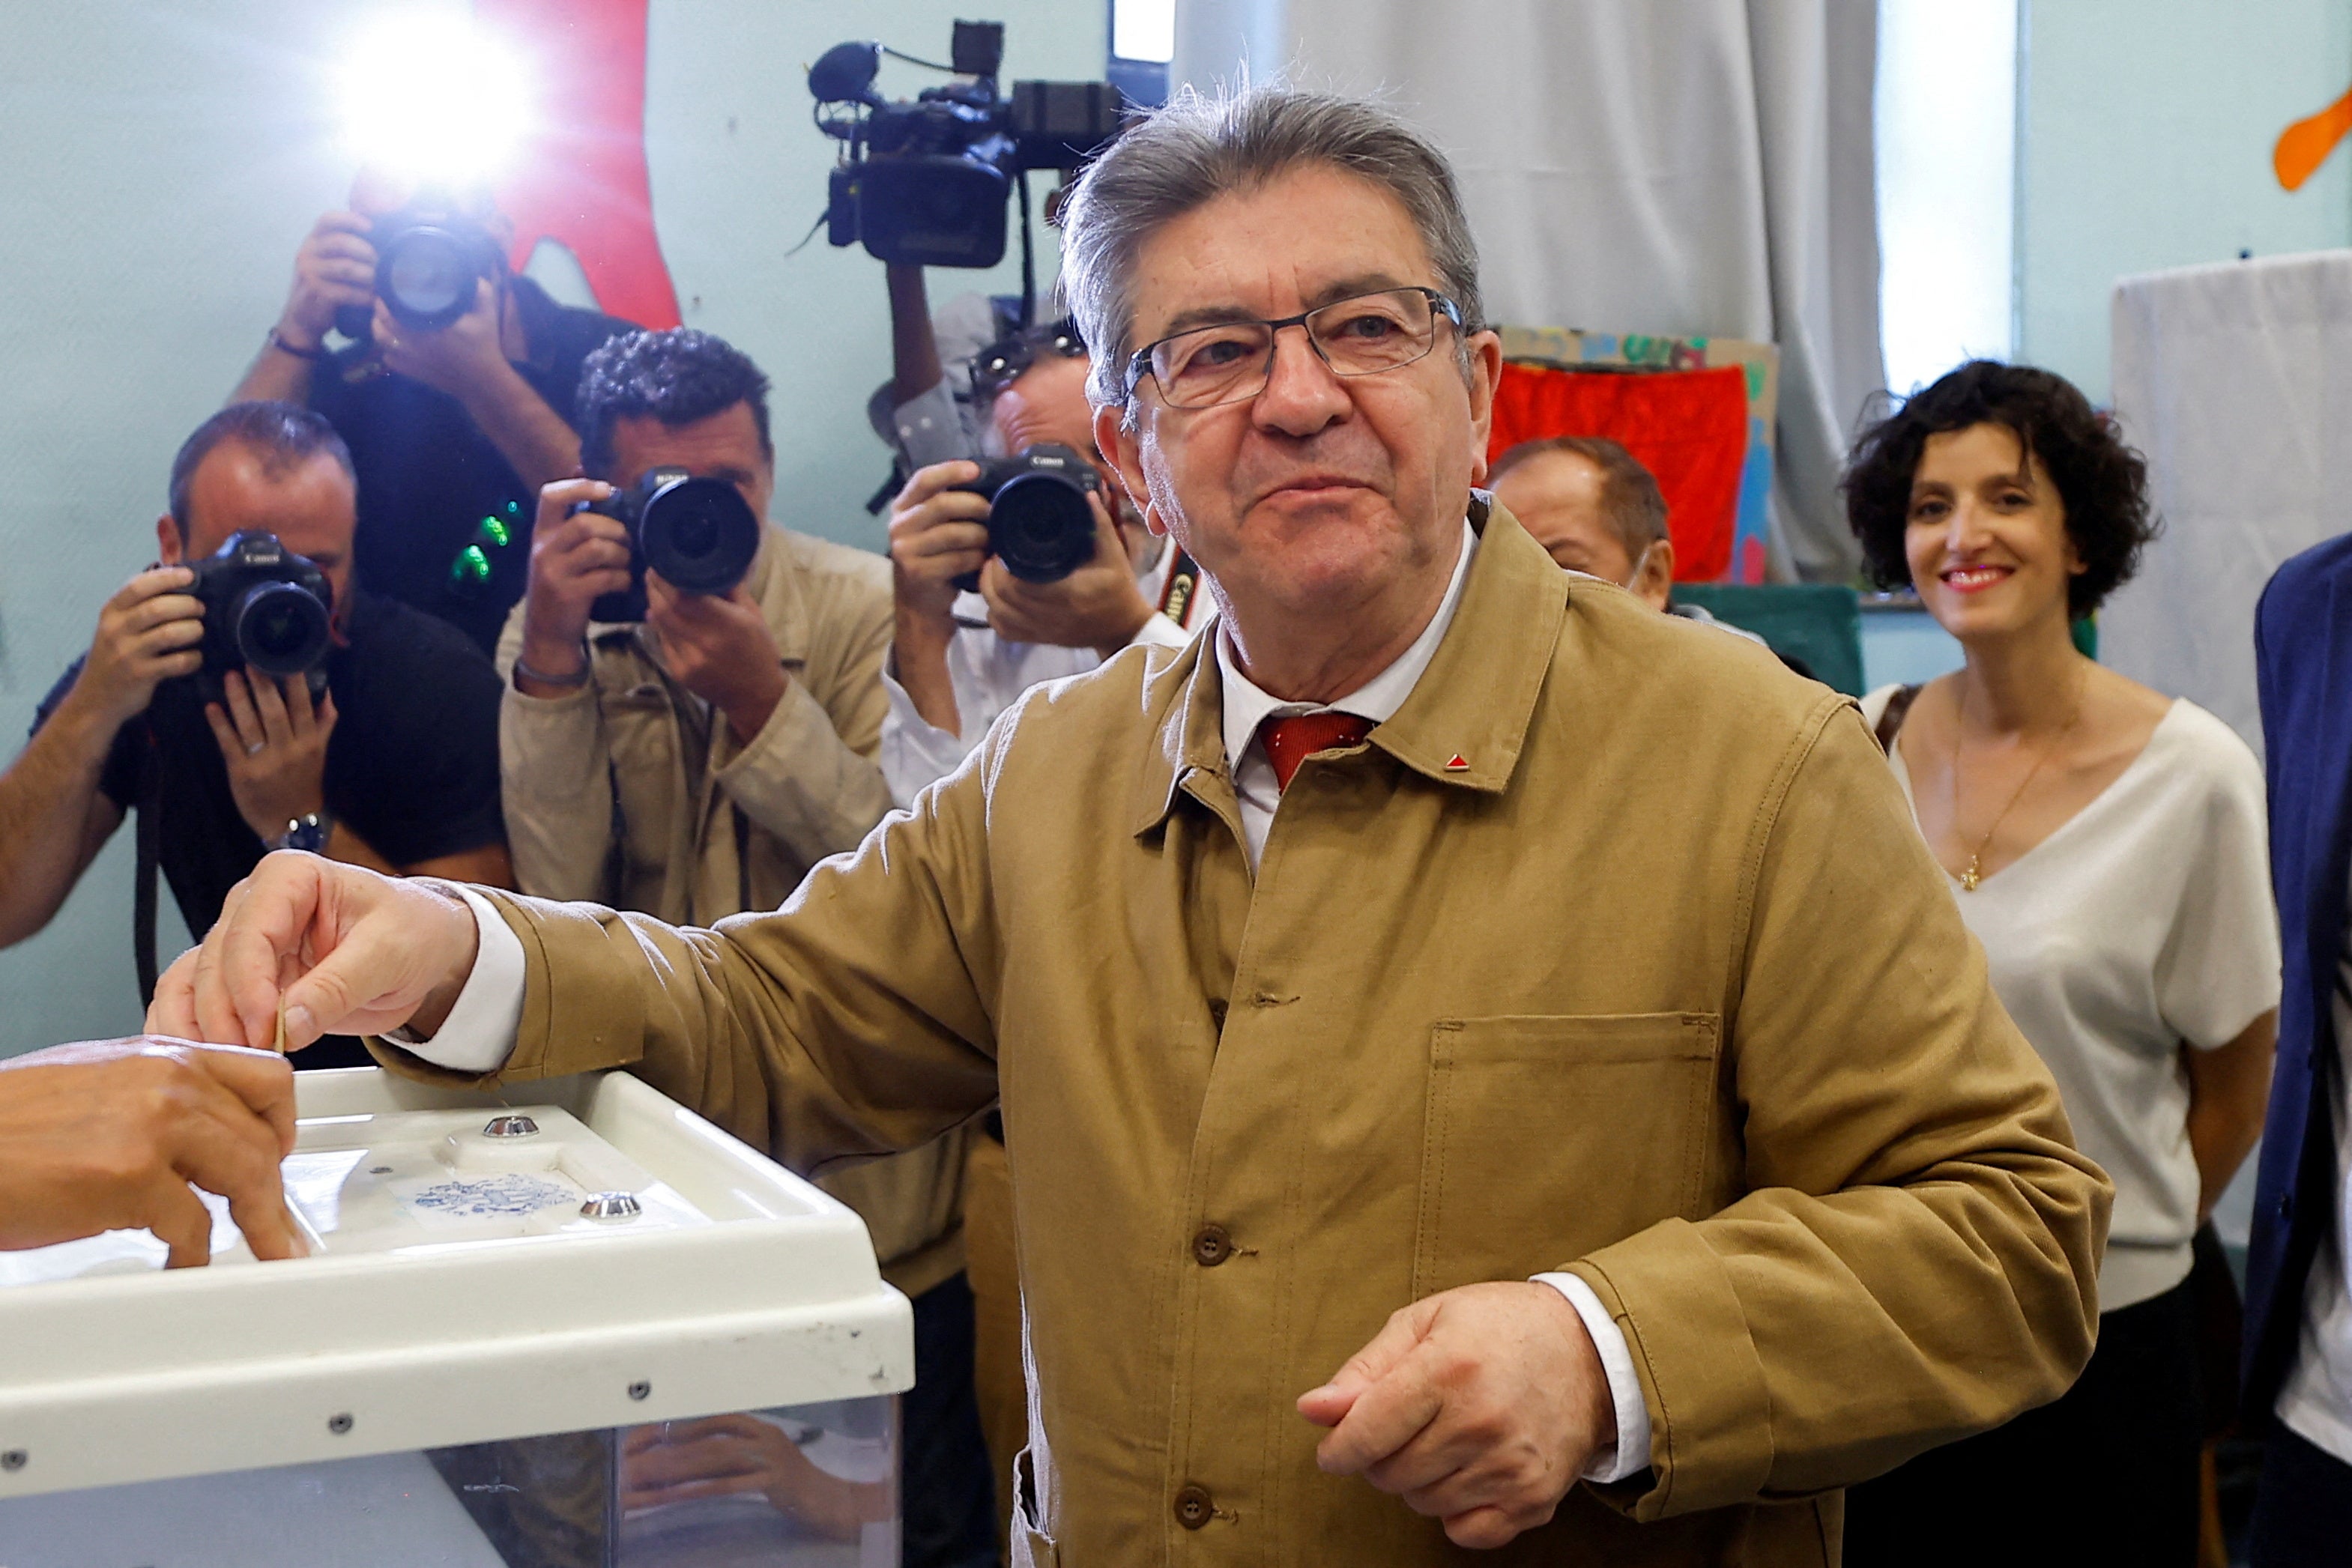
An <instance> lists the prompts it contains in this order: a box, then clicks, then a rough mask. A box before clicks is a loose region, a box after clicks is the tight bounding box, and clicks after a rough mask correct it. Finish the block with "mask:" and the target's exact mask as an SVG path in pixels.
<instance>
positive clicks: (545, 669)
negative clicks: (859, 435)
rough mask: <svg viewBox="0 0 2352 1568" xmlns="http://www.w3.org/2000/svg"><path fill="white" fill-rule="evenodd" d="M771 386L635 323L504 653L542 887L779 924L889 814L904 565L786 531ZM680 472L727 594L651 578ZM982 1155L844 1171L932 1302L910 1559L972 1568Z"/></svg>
mask: <svg viewBox="0 0 2352 1568" xmlns="http://www.w3.org/2000/svg"><path fill="white" fill-rule="evenodd" d="M767 393H768V380H767V377H766V376H764V375H762V374H761V371H760V370H759V368H758V367H757V366H755V365H754V364H752V362H751V361H750V360H749V359H747V358H746V357H745V356H744V355H743V354H741V353H740V352H739V351H737V350H735V349H733V348H732V347H730V346H729V345H728V344H727V343H725V342H723V341H721V340H719V339H717V338H714V337H711V336H710V335H709V334H708V333H703V332H698V331H694V330H691V329H684V328H680V329H675V330H672V331H667V332H639V333H635V334H632V335H630V336H628V337H625V338H621V339H617V340H614V341H613V342H611V343H608V344H606V345H605V346H604V348H602V349H600V350H597V351H596V352H595V353H594V354H593V355H592V356H590V358H589V361H588V363H587V367H586V370H585V371H584V373H583V380H582V383H581V390H580V414H581V420H580V425H581V446H582V455H583V461H584V463H585V466H586V469H587V472H588V473H589V474H591V475H593V476H594V477H593V478H588V479H572V480H566V481H562V482H561V483H557V484H553V485H550V486H547V488H546V490H545V491H544V492H543V493H542V495H541V500H540V510H539V526H538V531H537V534H536V537H535V538H534V539H533V541H532V545H531V571H530V591H529V592H528V594H527V595H526V597H525V598H524V600H523V602H522V604H521V605H520V606H519V607H518V608H517V610H516V611H515V613H514V615H513V617H512V619H511V620H510V621H509V625H508V628H507V632H506V635H505V637H504V639H503V640H502V641H501V643H500V645H499V664H500V666H501V667H502V668H504V669H506V670H507V671H509V689H508V690H507V693H506V695H505V701H504V706H503V708H502V710H501V716H500V722H499V731H500V738H501V744H502V751H503V756H504V773H505V789H506V810H507V821H508V823H509V828H510V831H511V832H512V834H513V838H514V846H515V866H516V871H517V873H518V874H519V877H520V883H521V885H522V888H523V890H524V891H525V892H527V893H532V894H541V895H543V896H546V897H551V898H562V899H589V900H595V901H598V902H602V903H606V904H613V905H614V906H616V907H618V908H622V909H629V910H636V911H641V912H643V913H645V914H648V915H655V916H657V917H658V918H660V919H663V920H667V921H692V922H696V923H700V924H709V923H710V922H714V921H717V920H719V919H721V918H722V917H724V916H726V915H734V914H738V913H740V912H742V911H745V910H766V909H772V908H774V907H776V906H777V905H778V904H782V902H784V900H785V899H786V898H787V897H788V896H789V895H790V894H792V893H793V890H794V889H795V888H796V887H797V886H798V885H799V884H800V881H801V878H802V876H803V873H805V872H806V871H807V870H808V869H809V867H811V866H812V865H814V864H815V863H816V862H818V861H820V860H822V859H824V857H825V856H827V855H830V854H834V853H835V852H839V851H842V850H847V849H852V848H855V847H856V844H857V842H858V841H859V840H861V839H862V838H863V837H864V836H865V834H866V830H867V829H869V828H871V827H872V826H873V825H874V824H875V823H876V822H877V821H880V820H881V818H882V816H883V815H884V814H885V813H886V812H887V811H888V810H889V809H890V797H889V789H888V787H887V785H886V784H885V783H884V781H883V778H882V772H881V769H880V768H878V767H877V765H876V763H875V761H874V756H875V752H876V749H877V747H878V746H879V744H880V740H881V731H882V723H883V716H884V714H885V713H886V712H887V709H888V701H887V698H886V697H885V696H884V695H883V693H882V685H881V681H880V672H881V666H882V656H883V653H884V651H885V650H886V648H887V646H888V643H889V639H890V599H889V590H888V587H887V570H888V569H887V567H886V566H885V565H884V564H883V562H882V561H881V560H880V559H877V558H876V557H874V556H872V555H869V554H867V553H866V552H865V551H862V550H855V549H847V548H846V547H844V546H841V545H836V544H831V543H828V542H826V541H824V540H823V539H816V538H808V537H807V536H805V535H802V534H796V533H791V532H788V531H786V530H785V529H783V528H778V527H776V526H775V525H773V524H772V523H770V522H768V521H767V520H766V519H767V514H768V502H769V499H770V497H771V494H772V490H773V487H774V483H775V452H774V447H773V445H772V442H771V439H770V434H769V427H768V403H767ZM681 472H682V473H683V474H684V475H687V476H691V478H690V479H689V480H688V483H691V482H692V481H693V480H704V481H708V480H714V479H715V480H719V481H723V482H724V484H725V485H726V486H730V488H731V490H732V492H733V494H734V496H736V497H740V502H741V504H742V507H743V508H748V517H749V519H750V521H748V522H747V525H746V526H747V527H748V528H753V530H754V531H753V536H752V537H753V538H754V540H755V542H756V551H757V553H756V555H753V556H751V559H749V562H748V570H745V571H744V572H743V573H742V574H741V577H740V581H739V582H736V583H735V584H734V585H733V587H732V588H731V589H729V590H727V591H712V592H700V593H696V592H688V591H683V590H682V589H679V588H677V587H675V586H673V585H672V584H671V583H669V582H667V581H665V580H664V579H663V577H662V575H661V574H660V573H659V572H657V571H654V570H647V569H646V567H645V565H644V558H645V557H646V555H649V554H653V553H655V550H656V540H655V538H654V535H655V533H656V522H657V519H656V507H657V506H659V505H662V504H663V503H660V502H654V503H651V504H648V501H647V500H646V483H645V482H646V477H647V476H648V475H649V474H650V475H653V476H655V477H656V481H658V480H659V479H660V478H661V476H662V475H663V474H665V473H667V474H678V473H681ZM583 503H588V504H593V505H594V506H595V507H598V508H600V509H598V510H580V509H578V508H579V507H581V506H582V505H583ZM730 505H732V503H731V502H730ZM739 510H740V508H739ZM614 512H623V513H629V514H632V516H633V517H634V519H635V520H634V522H632V521H630V520H625V518H624V517H616V516H614V515H611V514H612V513H614ZM714 531H715V530H714ZM633 562H634V563H635V570H633ZM640 574H642V576H641V582H642V588H641V591H642V593H643V604H642V609H641V610H637V611H636V612H635V614H633V615H623V614H622V613H621V612H622V611H623V610H624V609H626V608H633V607H627V606H624V605H622V604H621V603H619V602H618V601H619V600H620V599H621V598H622V597H624V596H626V595H629V594H630V593H632V591H637V590H635V583H636V582H637V581H638V580H640ZM608 595H609V596H613V597H612V598H610V599H608V598H607V596H608ZM600 601H603V602H602V603H600ZM963 1144H964V1138H963V1135H962V1134H961V1133H952V1134H949V1135H948V1136H946V1137H944V1138H941V1139H938V1140H935V1141H934V1142H932V1143H930V1144H929V1145H926V1146H924V1147H922V1148H919V1149H915V1150H912V1151H910V1152H908V1153H907V1154H903V1155H896V1156H893V1157H891V1158H888V1159H885V1160H880V1161H876V1162H873V1163H870V1164H866V1165H863V1166H857V1167H856V1168H854V1169H849V1170H845V1171H841V1172H839V1173H837V1174H833V1173H828V1174H827V1175H826V1176H824V1181H823V1185H824V1187H825V1189H826V1190H827V1191H829V1192H831V1193H833V1194H834V1196H835V1197H839V1198H840V1199H842V1201H844V1202H845V1203H847V1204H849V1205H850V1207H853V1208H855V1209H856V1210H857V1212H858V1214H859V1215H860V1216H861V1217H863V1218H864V1219H865V1220H866V1227H867V1228H868V1229H869V1230H870V1231H871V1232H872V1234H873V1239H874V1248H875V1252H876V1255H877V1257H878V1258H879V1259H880V1260H881V1263H882V1272H883V1277H884V1278H885V1279H887V1280H888V1281H890V1283H891V1284H893V1285H895V1286H897V1287H898V1289H899V1290H900V1291H904V1292H905V1293H906V1294H907V1295H908V1297H909V1298H910V1299H911V1300H913V1301H914V1303H915V1323H916V1357H917V1376H918V1384H917V1391H916V1393H915V1394H914V1395H913V1396H910V1397H909V1401H908V1407H907V1437H908V1449H907V1463H908V1469H907V1543H908V1554H907V1561H908V1563H961V1562H962V1561H964V1559H963V1558H962V1557H961V1556H959V1555H955V1554H954V1553H952V1552H933V1551H930V1550H929V1549H928V1547H927V1546H926V1544H925V1543H926V1542H932V1541H952V1540H958V1539H961V1538H962V1537H963V1535H964V1534H966V1533H968V1531H969V1525H970V1521H971V1520H972V1519H974V1518H976V1519H977V1521H978V1532H979V1540H980V1542H981V1544H982V1546H983V1547H984V1546H985V1542H986V1531H987V1517H988V1516H987V1508H988V1501H987V1498H988V1484H989V1483H988V1477H987V1471H986V1469H985V1464H984V1459H983V1458H982V1453H981V1449H980V1439H979V1432H978V1424H977V1417H976V1416H974V1415H973V1413H972V1408H971V1297H970V1295H969V1294H968V1293H967V1292H966V1291H965V1288H964V1283H963V1275H962V1270H963V1239H962V1232H961V1212H960V1209H959V1204H958V1187H959V1180H960V1176H961V1170H962V1165H963V1157H964V1150H963ZM776 1153H777V1154H778V1155H779V1157H783V1158H790V1157H791V1155H792V1151H791V1150H790V1149H786V1148H779V1149H777V1150H776ZM959 1392H960V1397H958V1395H959Z"/></svg>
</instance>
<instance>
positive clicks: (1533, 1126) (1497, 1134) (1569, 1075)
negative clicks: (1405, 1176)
mask: <svg viewBox="0 0 2352 1568" xmlns="http://www.w3.org/2000/svg"><path fill="white" fill-rule="evenodd" d="M1721 1032H1722V1030H1721V1021H1720V1020H1719V1019H1717V1018H1716V1017H1715V1016H1714V1015H1712V1014H1706V1013H1624V1014H1609V1015H1598V1014H1596V1015H1591V1016H1583V1017H1558V1018H1537V1017H1528V1018H1490V1019H1449V1020H1447V1021H1444V1022H1442V1023H1440V1024H1438V1025H1437V1026H1436V1028H1435V1029H1433V1030H1431V1031H1430V1042H1429V1090H1428V1096H1427V1100H1426V1111H1425V1117H1426V1120H1425V1122H1424V1124H1423V1138H1422V1160H1421V1198H1420V1206H1419V1213H1418V1224H1417V1226H1416V1228H1415V1233H1414V1249H1413V1292H1412V1293H1413V1296H1414V1298H1415V1299H1416V1300H1417V1299H1419V1298H1420V1297H1423V1296H1426V1295H1430V1294H1432V1293H1433V1292H1435V1291H1445V1290H1451V1289H1453V1288H1454V1286H1456V1285H1466V1284H1473V1283H1475V1282H1477V1281H1484V1280H1521V1279H1525V1278H1527V1277H1528V1275H1530V1274H1534V1273H1538V1272H1540V1271H1542V1270H1549V1269H1556V1268H1558V1267H1559V1265H1561V1264H1563V1263H1566V1262H1569V1261H1570V1260H1573V1259H1575V1258H1578V1257H1580V1256H1582V1255H1583V1254H1585V1253H1587V1252H1591V1251H1593V1250H1594V1249H1598V1248H1601V1247H1605V1246H1607V1245H1608V1244H1609V1243H1611V1242H1612V1241H1618V1240H1622V1239H1623V1238H1625V1237H1628V1236H1631V1235H1633V1234H1634V1233H1635V1232H1636V1231H1640V1230H1643V1229H1646V1228H1648V1227H1650V1226H1652V1225H1654V1224H1655V1223H1657V1222H1658V1221H1659V1220H1661V1219H1666V1218H1674V1217H1677V1216H1680V1217H1684V1218H1692V1217H1693V1216H1692V1212H1691V1211H1692V1210H1693V1209H1694V1208H1695V1207H1696V1205H1697V1203H1698V1201H1699V1197H1700V1195H1701V1191H1702V1187H1701V1183H1702V1179H1703V1177H1704V1175H1705V1161H1706V1150H1707V1148H1708V1146H1709V1143H1710V1138H1709V1125H1710V1119H1711V1115H1712V1108H1713V1106H1714V1103H1715V1081H1716V1055H1717V1049H1718V1043H1717V1042H1718V1039H1719V1037H1720V1035H1721Z"/></svg>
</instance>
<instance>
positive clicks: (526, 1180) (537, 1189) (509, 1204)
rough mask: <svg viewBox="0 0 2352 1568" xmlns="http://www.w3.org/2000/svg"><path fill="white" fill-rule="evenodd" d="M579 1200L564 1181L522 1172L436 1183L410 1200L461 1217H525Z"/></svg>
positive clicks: (451, 1215)
mask: <svg viewBox="0 0 2352 1568" xmlns="http://www.w3.org/2000/svg"><path fill="white" fill-rule="evenodd" d="M578 1201H579V1194H578V1193H577V1192H576V1191H574V1190H573V1189H572V1188H571V1187H568V1186H564V1185H563V1184H562V1183H561V1182H554V1181H550V1180H548V1179H547V1178H546V1177H545V1176H529V1175H526V1174H524V1173H523V1172H520V1171H506V1172H502V1173H500V1174H499V1175H497V1176H477V1177H473V1178H471V1179H468V1178H466V1177H462V1176H460V1177H457V1178H454V1179H452V1180H449V1181H444V1182H436V1183H434V1184H433V1185H432V1186H426V1187H423V1188H420V1189H419V1190H418V1191H416V1192H415V1193H414V1194H413V1195H411V1196H410V1197H408V1199H407V1202H408V1203H409V1205H410V1206H411V1207H415V1208H422V1209H429V1210H431V1211H433V1212H435V1213H436V1214H446V1215H448V1216H450V1217H451V1218H459V1219H488V1218H524V1217H526V1216H529V1215H533V1214H537V1213H538V1212H539V1211H540V1210H541V1209H542V1208H554V1207H559V1206H561V1205H562V1204H567V1203H576V1202H578Z"/></svg>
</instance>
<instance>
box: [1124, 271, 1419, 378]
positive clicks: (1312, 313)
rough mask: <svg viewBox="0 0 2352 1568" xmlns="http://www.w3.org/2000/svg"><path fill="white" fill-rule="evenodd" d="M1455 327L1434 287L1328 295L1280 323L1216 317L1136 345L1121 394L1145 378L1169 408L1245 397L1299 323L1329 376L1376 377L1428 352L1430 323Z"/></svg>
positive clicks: (1271, 371)
mask: <svg viewBox="0 0 2352 1568" xmlns="http://www.w3.org/2000/svg"><path fill="white" fill-rule="evenodd" d="M1440 320H1445V321H1451V322H1452V323H1454V330H1455V331H1457V332H1459V331H1461V330H1462V308H1461V307H1460V306H1458V305H1456V304H1454V301H1453V300H1451V299H1449V298H1446V297H1445V296H1444V295H1443V294H1440V293H1439V292H1438V291H1437V290H1436V289H1434V288H1420V287H1408V288H1382V289H1378V290H1375V291H1374V292H1372V293H1370V294H1358V295H1353V296H1350V297H1349V298H1346V299H1335V300H1333V301H1332V302H1331V303H1330V304H1328V305H1318V306H1317V307H1316V308H1314V309H1312V310H1303V311H1301V312H1299V313H1298V314H1297V315H1296V316H1285V317H1284V318H1283V319H1281V320H1279V321H1221V322H1219V323H1217V324H1216V325H1215V326H1213V327H1195V328H1193V329H1192V330H1191V331H1188V332H1178V333H1176V334H1174V335H1173V336H1171V337H1166V338H1162V339H1160V340H1159V341H1158V342H1156V343H1151V344H1149V345H1147V346H1145V347H1143V348H1141V349H1138V350H1136V351H1135V353H1134V355H1133V356H1132V357H1131V358H1129V361H1127V395H1128V396H1129V397H1130V398H1132V397H1133V396H1134V395H1135V389H1136V388H1137V387H1138V386H1139V385H1141V384H1142V382H1143V378H1144V377H1146V376H1150V378H1151V380H1152V383H1153V384H1154V385H1156V386H1157V387H1159V389H1160V401H1161V402H1165V403H1166V404H1167V405H1168V406H1169V407H1171V408H1215V407H1217V406H1218V405H1219V404H1221V403H1228V402H1247V401H1249V400H1250V399H1251V398H1254V397H1255V396H1257V394H1258V393H1260V392H1264V391H1265V384H1266V382H1267V381H1268V380H1269V379H1270V378H1271V377H1272V376H1273V374H1274V339H1275V334H1276V333H1277V332H1279V331H1281V330H1282V329H1284V328H1285V327H1298V328H1303V329H1305V330H1306V333H1307V344H1308V346H1310V347H1311V348H1313V349H1314V350H1315V353H1316V357H1317V358H1318V359H1320V360H1321V361H1323V362H1324V363H1325V364H1327V365H1328V366H1330V367H1331V373H1332V374H1333V375H1335V376H1376V375H1379V374H1380V373H1381V371H1396V370H1402V369H1403V368H1404V367H1405V366H1407V365H1409V364H1412V362H1413V361H1416V360H1423V359H1426V358H1428V357H1429V351H1430V350H1432V349H1433V348H1435V347H1436V346H1437V323H1438V322H1439V321H1440Z"/></svg>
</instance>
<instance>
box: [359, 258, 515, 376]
mask: <svg viewBox="0 0 2352 1568" xmlns="http://www.w3.org/2000/svg"><path fill="white" fill-rule="evenodd" d="M373 330H374V334H375V347H376V352H377V354H378V355H380V356H381V357H382V358H383V368H384V369H386V370H388V371H394V372H395V373H397V374H400V375H404V376H407V377H409V378H411V379H412V380H415V381H420V382H424V383H425V385H426V386H429V387H431V388H433V389H434V390H436V392H447V393H448V394H449V395H450V396H451V397H454V398H456V399H457V401H458V402H462V403H465V404H467V407H468V408H471V407H472V405H473V403H474V402H475V401H476V399H477V398H478V396H479V395H480V394H482V393H483V392H486V391H487V390H488V388H490V387H491V385H492V384H493V383H494V382H497V381H498V380H499V378H500V377H507V376H512V375H513V374H514V373H515V372H514V367H513V366H511V365H509V364H508V363H507V354H506V349H505V347H504V345H503V344H502V343H501V342H500V341H499V293H498V290H497V289H495V288H493V287H490V283H489V280H488V278H478V279H476V280H475V284H474V304H473V308H471V309H469V310H467V312H466V313H465V314H464V315H463V316H460V317H458V318H457V319H456V320H455V321H452V322H450V323H449V324H448V325H447V326H446V327H437V328H431V329H425V330H423V331H420V330H418V329H416V328H414V327H406V326H403V325H402V324H401V322H400V319H398V318H397V317H395V316H394V315H393V313H392V308H391V307H389V306H387V305H386V304H384V302H383V300H381V299H378V300H377V301H376V302H375V324H374V328H373Z"/></svg>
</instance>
